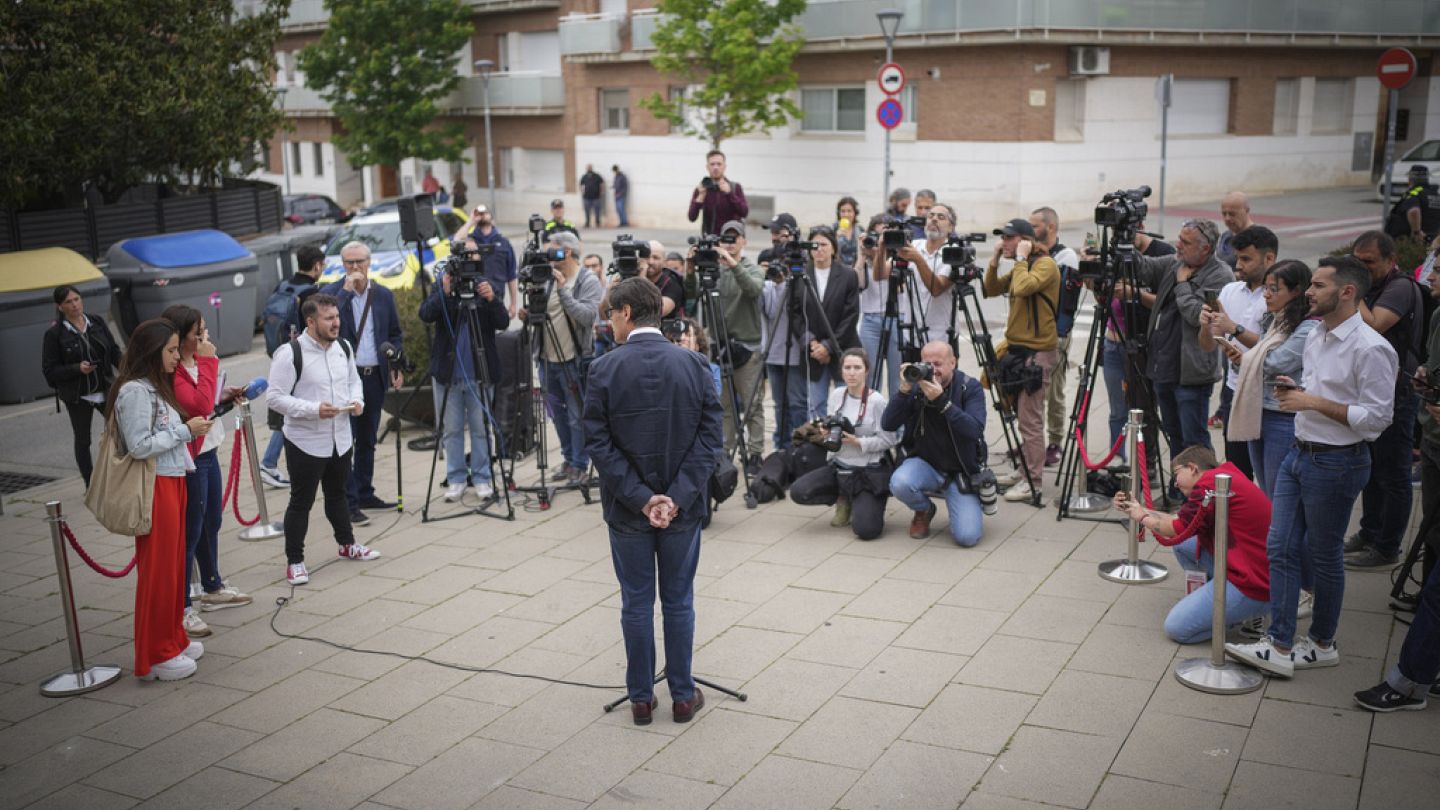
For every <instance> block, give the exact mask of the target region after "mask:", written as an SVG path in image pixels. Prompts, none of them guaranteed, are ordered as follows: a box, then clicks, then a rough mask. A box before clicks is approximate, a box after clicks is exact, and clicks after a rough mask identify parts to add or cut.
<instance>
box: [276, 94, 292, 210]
mask: <svg viewBox="0 0 1440 810" xmlns="http://www.w3.org/2000/svg"><path fill="white" fill-rule="evenodd" d="M287 92H289V88H286V87H277V88H276V89H275V98H277V99H279V101H280V114H281V115H284V114H285V94H286V93H287ZM288 126H289V124H288V123H287V122H285V121H281V122H280V166H281V171H283V172H285V196H287V197H288V196H290V131H289V129H288V128H287V127H288Z"/></svg>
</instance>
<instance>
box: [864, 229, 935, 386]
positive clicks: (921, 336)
mask: <svg viewBox="0 0 1440 810" xmlns="http://www.w3.org/2000/svg"><path fill="white" fill-rule="evenodd" d="M887 253H889V254H890V257H889V258H890V261H891V265H890V278H889V279H887V281H888V283H889V285H890V286H889V288H888V289H887V290H886V291H885V314H884V316H882V317H881V319H880V343H879V345H877V346H876V349H875V357H873V358H871V361H872V362H873V363H874V366H875V369H874V371H873V372H872V373H871V375H870V387H871V388H873V389H875V390H876V391H879V390H880V384H881V383H882V382H884V381H885V358H886V357H888V356H889V355H890V335H891V334H892V333H893V334H894V335H895V336H896V337H897V338H898V339H899V341H900V362H901V363H914V362H916V361H918V360H919V359H920V347H922V346H924V345H925V343H926V341H928V340H929V339H930V329H929V327H928V326H926V324H925V307H923V306H921V303H920V291H919V290H917V289H915V280H914V279H913V278H911V275H910V274H911V272H912V271H911V269H910V264H909V262H907V261H905V260H904V259H901V258H899V257H897V256H895V255H894V251H893V250H890V251H887ZM872 278H873V276H872ZM902 289H903V290H904V291H905V302H906V304H907V305H908V306H909V308H910V322H909V323H906V322H904V321H902V320H900V301H899V298H900V291H901V290H902ZM891 393H892V394H893V393H894V392H891Z"/></svg>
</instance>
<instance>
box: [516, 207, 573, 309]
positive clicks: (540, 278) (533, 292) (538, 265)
mask: <svg viewBox="0 0 1440 810" xmlns="http://www.w3.org/2000/svg"><path fill="white" fill-rule="evenodd" d="M529 227H530V241H529V243H528V244H526V246H525V253H524V255H523V256H522V257H521V258H520V270H519V272H518V273H516V279H517V280H518V281H519V282H520V286H521V291H520V294H521V296H523V297H524V298H525V311H526V312H528V313H529V317H530V319H531V320H535V319H538V320H539V321H541V322H543V321H544V320H545V309H546V307H547V306H548V305H549V303H550V288H551V287H552V286H554V285H553V284H552V283H551V282H552V281H554V280H555V271H554V269H553V268H551V266H550V263H551V262H562V261H564V260H565V249H564V248H551V249H549V250H546V249H544V248H542V247H541V246H540V245H541V240H540V236H541V234H543V233H545V218H544V217H542V216H540V215H539V214H531V215H530V224H529Z"/></svg>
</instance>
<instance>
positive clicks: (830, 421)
mask: <svg viewBox="0 0 1440 810" xmlns="http://www.w3.org/2000/svg"><path fill="white" fill-rule="evenodd" d="M816 421H817V422H819V423H820V427H822V428H824V429H825V438H824V439H822V440H821V441H820V442H819V444H820V446H821V447H823V448H825V449H826V450H829V451H830V452H832V453H835V452H838V451H839V450H840V445H841V444H843V443H844V440H843V439H841V436H842V435H843V434H846V433H849V434H851V435H854V434H855V423H854V422H851V421H850V419H849V418H848V417H845V416H842V415H840V414H838V413H832V414H830V415H829V416H827V417H825V418H824V419H817V420H816Z"/></svg>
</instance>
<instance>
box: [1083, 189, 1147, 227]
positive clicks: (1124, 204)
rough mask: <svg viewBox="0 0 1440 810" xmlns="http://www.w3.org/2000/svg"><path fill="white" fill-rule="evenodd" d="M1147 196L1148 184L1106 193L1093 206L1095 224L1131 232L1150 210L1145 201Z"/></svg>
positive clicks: (1138, 225)
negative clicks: (1097, 203) (1098, 202)
mask: <svg viewBox="0 0 1440 810" xmlns="http://www.w3.org/2000/svg"><path fill="white" fill-rule="evenodd" d="M1149 196H1150V187H1149V186H1140V187H1139V188H1132V189H1120V190H1119V191H1112V192H1110V193H1109V194H1106V195H1105V196H1104V197H1101V198H1100V204H1099V205H1097V206H1095V224H1096V225H1099V226H1100V227H1102V228H1113V229H1116V230H1123V229H1130V230H1131V231H1132V232H1133V231H1134V229H1136V228H1139V227H1140V223H1141V222H1144V221H1145V215H1146V214H1148V213H1149V212H1150V206H1149V205H1148V204H1147V203H1146V202H1145V198H1146V197H1149Z"/></svg>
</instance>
